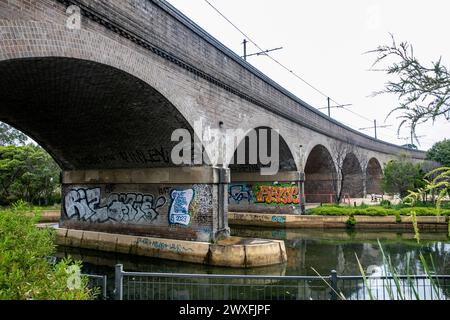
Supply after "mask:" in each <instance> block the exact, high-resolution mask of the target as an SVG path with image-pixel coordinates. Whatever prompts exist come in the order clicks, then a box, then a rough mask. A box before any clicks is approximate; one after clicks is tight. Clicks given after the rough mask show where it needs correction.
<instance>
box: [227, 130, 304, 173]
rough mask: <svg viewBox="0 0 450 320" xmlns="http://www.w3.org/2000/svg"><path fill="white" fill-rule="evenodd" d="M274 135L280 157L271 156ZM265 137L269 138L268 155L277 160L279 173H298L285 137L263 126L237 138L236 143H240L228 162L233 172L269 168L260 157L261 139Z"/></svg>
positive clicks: (256, 170) (257, 170)
mask: <svg viewBox="0 0 450 320" xmlns="http://www.w3.org/2000/svg"><path fill="white" fill-rule="evenodd" d="M264 132H265V133H264ZM272 134H273V136H274V137H275V142H276V143H278V146H279V147H278V157H277V155H272V154H270V152H271V148H272V143H273V141H272V139H271V138H270V137H271V136H272ZM264 135H265V136H266V137H267V140H266V141H267V152H268V153H267V155H268V156H270V157H271V158H273V159H275V160H277V162H278V171H280V172H283V171H297V165H296V163H295V160H294V156H293V154H292V152H291V150H290V148H289V146H288V144H287V143H286V141H285V139H284V138H283V136H282V135H281V134H280V133H279V132H278V131H276V130H274V129H272V128H270V127H266V126H261V127H257V128H254V129H251V130H248V131H247V132H246V133H245V134H243V135H242V134H241V135H238V136H237V137H236V138H237V140H236V141H237V142H238V143H237V147H236V149H235V150H234V153H233V157H232V159H230V160H229V162H228V163H229V165H228V167H229V168H230V171H231V172H259V171H260V169H261V168H263V167H268V165H265V164H263V163H262V162H261V159H260V157H259V153H260V145H261V143H262V140H261V139H262V138H263V137H264ZM255 144H256V146H255ZM238 151H241V154H238ZM255 152H256V155H255ZM277 158H278V159H277ZM242 160H245V161H242ZM255 161H256V162H255Z"/></svg>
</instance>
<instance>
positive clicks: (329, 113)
mask: <svg viewBox="0 0 450 320" xmlns="http://www.w3.org/2000/svg"><path fill="white" fill-rule="evenodd" d="M327 104H328V106H327V107H324V108H319V109H318V110H323V109H328V116H329V117H330V118H331V109H333V108H343V107H347V106H351V105H352V104H342V105H338V106H332V105H331V99H330V97H327Z"/></svg>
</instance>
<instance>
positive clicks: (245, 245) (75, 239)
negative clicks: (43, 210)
mask: <svg viewBox="0 0 450 320" xmlns="http://www.w3.org/2000/svg"><path fill="white" fill-rule="evenodd" d="M42 227H46V226H44V225H43V226H42ZM47 227H48V225H47ZM56 233H57V237H56V242H57V244H58V245H61V246H67V247H77V248H85V249H93V250H100V251H106V252H118V253H124V254H132V255H138V256H145V257H152V258H161V259H168V260H175V261H183V262H191V263H199V264H206V265H212V266H223V267H235V268H250V267H262V266H270V265H276V264H282V263H285V262H287V255H286V249H285V245H284V241H281V240H264V239H251V238H239V237H228V238H226V239H223V240H219V241H217V242H215V243H209V242H200V241H185V240H175V239H163V238H153V237H144V236H131V235H123V234H114V233H104V232H98V231H86V230H74V229H65V228H56Z"/></svg>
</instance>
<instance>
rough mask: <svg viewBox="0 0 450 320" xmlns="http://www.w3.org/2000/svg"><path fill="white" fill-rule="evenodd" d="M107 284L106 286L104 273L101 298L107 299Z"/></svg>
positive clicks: (106, 278) (106, 279)
mask: <svg viewBox="0 0 450 320" xmlns="http://www.w3.org/2000/svg"><path fill="white" fill-rule="evenodd" d="M107 286H108V277H107V276H105V275H104V276H103V300H106V299H108V291H107Z"/></svg>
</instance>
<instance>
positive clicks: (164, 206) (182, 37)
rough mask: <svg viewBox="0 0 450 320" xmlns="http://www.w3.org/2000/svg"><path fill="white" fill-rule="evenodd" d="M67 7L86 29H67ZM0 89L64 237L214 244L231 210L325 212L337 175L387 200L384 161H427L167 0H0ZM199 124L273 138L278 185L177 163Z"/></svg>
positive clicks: (240, 170)
mask: <svg viewBox="0 0 450 320" xmlns="http://www.w3.org/2000/svg"><path fill="white" fill-rule="evenodd" d="M71 5H76V6H77V7H78V8H80V13H81V28H79V29H71V28H69V27H68V25H67V23H68V21H69V22H70V21H71V20H70V19H72V18H73V17H74V16H73V15H72V12H67V8H68V7H69V6H71ZM0 88H1V90H0V106H1V107H0V120H1V121H4V122H6V123H8V124H10V125H12V126H14V127H16V128H18V129H20V130H22V131H23V132H25V133H26V134H27V135H29V136H30V137H32V138H33V139H34V140H35V141H36V142H38V143H39V144H40V145H41V146H43V147H44V148H45V149H46V150H47V151H48V152H49V153H50V154H51V155H52V156H53V157H54V159H55V160H56V161H57V162H58V164H59V165H60V167H61V168H62V170H63V173H62V196H63V200H62V213H61V224H62V225H63V226H65V227H67V228H75V229H76V228H81V229H84V230H98V231H107V232H118V233H121V232H126V233H130V234H137V235H139V234H146V235H153V236H157V237H166V238H173V239H184V240H201V241H209V240H212V239H215V238H217V237H218V236H219V235H220V234H227V232H228V223H227V212H228V210H230V211H259V212H272V213H277V212H284V213H286V212H288V213H299V211H300V204H301V202H302V201H301V200H302V197H303V196H304V195H305V194H306V201H310V202H311V201H313V202H318V201H324V202H325V201H326V199H328V198H327V197H328V195H326V196H325V197H326V198H325V200H323V198H321V197H322V196H321V194H332V193H335V192H336V191H337V188H339V185H340V184H339V181H340V180H339V179H341V178H342V175H341V174H340V170H338V169H337V168H339V167H342V168H343V172H344V173H345V175H346V176H347V178H346V179H345V181H344V185H343V188H344V189H343V191H344V192H346V193H349V194H350V196H352V197H354V196H361V195H364V194H366V193H378V192H379V180H380V177H381V175H382V166H383V163H386V162H388V161H389V160H391V159H395V158H396V157H398V156H399V155H400V154H402V153H408V154H409V156H410V157H411V158H412V159H413V160H414V161H421V160H423V159H424V153H423V152H420V151H413V150H407V149H403V148H401V147H398V146H396V145H393V144H390V143H387V142H383V141H380V140H375V139H373V138H371V137H369V136H366V135H363V134H361V133H359V132H357V131H355V130H352V129H351V128H348V127H346V126H344V125H342V124H340V123H339V122H336V121H334V120H333V119H330V118H329V117H327V116H325V115H324V114H322V113H320V112H318V111H316V110H315V109H314V108H312V107H311V106H309V105H308V104H306V103H305V102H303V101H302V100H300V99H299V98H297V97H296V96H294V95H293V94H291V93H289V92H288V91H287V90H285V89H283V88H282V87H281V86H280V85H278V84H277V83H275V82H274V81H272V80H271V79H269V78H268V77H267V76H265V75H264V74H262V73H261V72H259V71H258V70H257V69H255V68H254V67H252V66H251V65H250V64H248V63H246V62H245V61H243V60H242V59H241V58H240V57H239V56H237V55H236V54H235V53H233V52H232V51H231V50H229V49H228V48H226V47H225V46H224V45H222V44H221V43H220V42H218V41H217V40H216V39H214V38H213V37H211V36H210V35H209V34H207V33H206V32H205V31H204V30H202V29H201V28H199V27H198V26H197V25H195V23H193V22H192V21H190V20H189V19H188V18H187V17H185V16H184V15H183V14H182V13H181V12H179V11H177V10H176V9H175V8H173V7H172V6H171V5H169V4H168V3H167V2H165V1H162V0H125V1H118V0H113V1H107V0H95V1H88V0H78V1H69V0H0ZM200 120H201V121H202V122H203V128H206V127H211V128H217V129H218V130H223V131H226V130H227V129H235V128H240V129H243V132H244V136H245V134H246V133H247V132H250V131H251V130H252V129H255V130H257V132H258V133H260V132H261V130H262V129H266V130H267V129H268V130H269V131H270V130H279V131H278V132H279V139H280V149H279V159H280V161H279V169H280V171H279V173H278V174H277V175H276V176H263V175H261V174H260V173H259V171H258V168H260V167H261V163H260V162H259V163H260V164H259V165H258V164H256V165H251V164H250V163H247V164H244V165H235V164H230V165H229V166H228V167H229V169H223V168H218V167H217V166H213V165H207V164H206V160H205V162H204V163H201V164H199V165H191V166H189V165H176V164H174V163H173V161H172V159H171V157H170V155H171V150H172V149H173V147H174V146H175V145H176V144H177V142H174V141H171V135H172V132H173V131H174V130H175V129H178V128H184V129H187V130H188V131H189V132H190V133H192V134H193V137H204V135H205V132H204V130H203V129H198V127H197V126H196V125H195V123H196V122H198V121H200ZM199 131H200V132H199ZM271 132H272V131H271ZM242 138H243V136H242ZM242 141H245V140H242ZM348 143H350V144H351V145H352V146H354V147H353V148H352V149H351V151H348V152H347V153H346V154H345V155H344V157H341V159H338V157H337V155H336V152H335V151H336V150H337V149H336V146H339V145H340V144H341V145H343V144H348ZM232 152H234V151H232ZM208 155H209V153H208ZM227 156H229V155H227ZM247 160H248V159H247ZM247 162H250V161H249V160H248V161H247ZM338 162H341V163H338ZM303 177H305V182H304V188H305V190H304V192H302V183H301V182H300V181H301V180H303Z"/></svg>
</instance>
